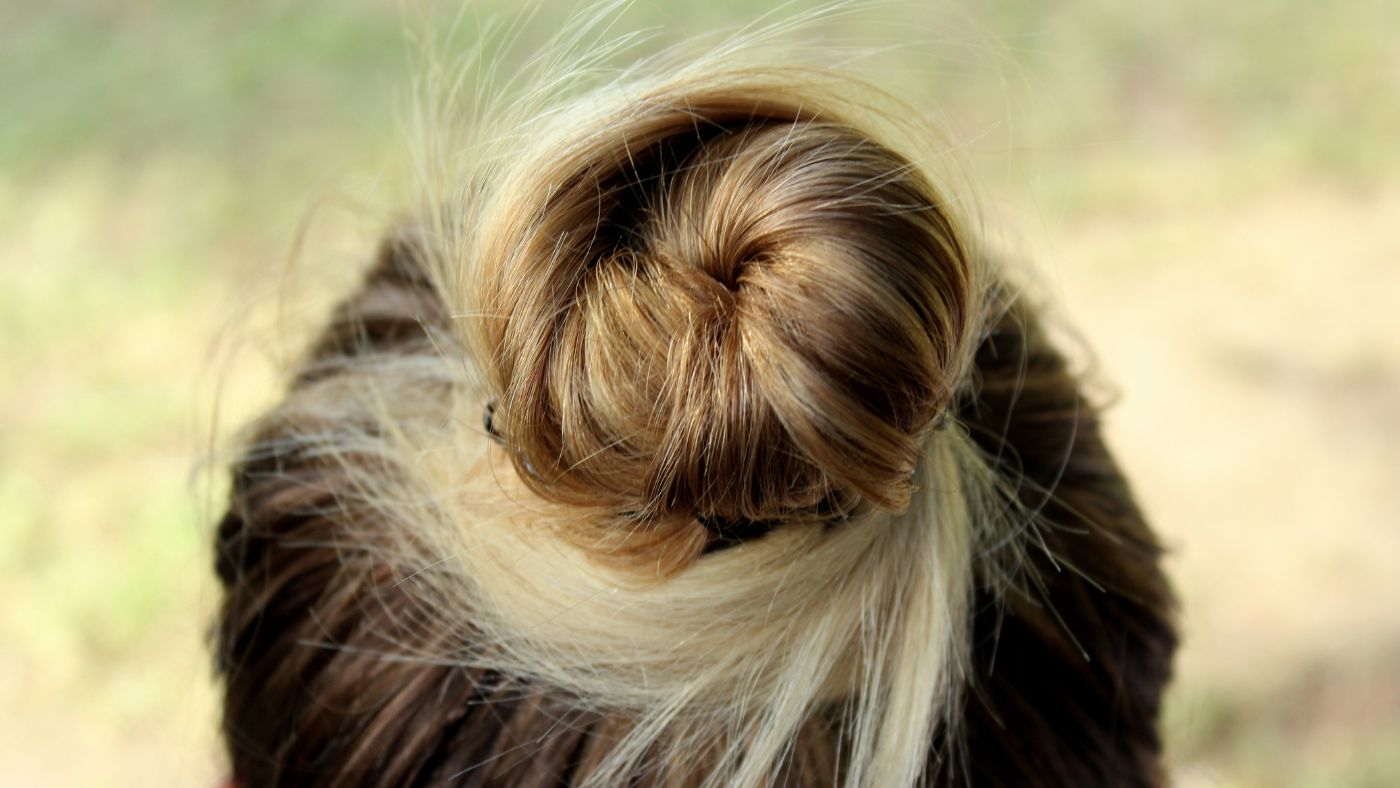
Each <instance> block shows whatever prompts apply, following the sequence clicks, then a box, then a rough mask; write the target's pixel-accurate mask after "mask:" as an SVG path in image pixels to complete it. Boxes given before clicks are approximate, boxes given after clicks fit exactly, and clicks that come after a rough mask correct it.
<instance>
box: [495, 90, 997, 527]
mask: <svg viewBox="0 0 1400 788" xmlns="http://www.w3.org/2000/svg"><path fill="white" fill-rule="evenodd" d="M510 171H511V173H513V174H512V175H511V176H510V177H507V178H506V179H504V180H505V181H506V183H504V184H503V185H501V186H500V189H499V191H498V192H497V193H496V194H495V195H494V200H495V203H494V204H493V206H492V208H491V209H490V211H489V217H488V218H487V219H486V220H485V221H484V222H483V224H482V226H481V227H480V228H479V231H478V236H479V237H478V240H477V244H478V245H477V246H476V248H475V249H474V254H475V255H476V263H477V264H478V265H479V266H480V269H479V273H478V274H477V276H478V277H479V278H478V279H477V280H476V281H475V282H474V287H475V288H476V290H475V291H474V298H475V300H476V307H477V308H479V309H480V313H481V314H483V315H484V316H485V317H484V319H483V320H482V322H481V324H480V327H479V330H480V332H481V335H480V336H479V337H478V339H479V340H480V341H481V342H482V345H481V347H482V348H483V351H482V353H481V355H480V357H481V358H482V360H483V362H484V366H485V368H486V373H487V375H488V376H489V378H490V381H491V385H492V386H493V387H494V388H495V390H496V392H497V393H498V395H499V397H500V403H499V408H498V411H497V422H496V423H497V425H498V426H499V428H500V431H501V432H502V433H503V434H504V435H505V437H506V441H507V446H508V448H509V449H510V451H511V454H512V456H513V458H514V460H515V464H516V467H517V469H518V470H519V471H520V472H521V475H522V477H524V478H525V479H526V481H527V482H528V483H529V484H530V485H531V486H532V487H533V488H534V489H535V490H536V492H538V493H539V494H541V495H543V496H545V497H546V498H550V499H553V500H557V501H561V502H566V503H572V504H580V505H590V506H595V505H596V506H602V507H608V508H611V509H612V510H614V511H616V512H619V513H622V512H628V513H631V514H632V515H634V516H641V517H643V518H645V519H655V520H663V519H668V518H669V519H675V518H689V519H691V520H693V519H694V518H697V517H701V518H704V517H719V518H730V519H743V520H761V521H775V520H776V521H784V520H792V519H801V518H803V517H807V516H813V515H814V514H815V513H817V512H821V513H822V514H823V516H830V515H831V514H832V513H833V512H838V513H839V512H848V511H850V510H851V509H852V508H853V507H855V506H857V505H859V504H862V503H866V504H870V505H873V506H875V507H878V508H881V509H886V510H899V509H901V508H903V507H904V506H905V505H906V504H907V502H908V498H909V494H910V484H911V476H912V473H913V471H914V468H915V465H916V463H917V462H918V460H919V457H920V455H921V453H922V443H923V438H924V435H925V434H926V433H927V431H928V430H929V429H930V427H931V425H932V424H933V423H934V421H935V420H936V419H937V418H938V417H939V416H940V415H941V413H942V411H943V410H944V409H945V408H946V407H947V406H948V404H949V400H950V398H951V397H952V394H953V391H954V389H955V388H956V386H957V383H958V381H957V380H956V378H957V377H958V374H959V368H960V366H961V364H960V362H959V360H958V359H959V355H960V348H962V347H963V346H964V345H965V342H964V335H965V334H966V331H967V329H966V324H967V323H968V313H969V310H970V306H971V301H972V299H973V295H972V285H971V276H970V274H969V271H968V260H967V252H966V247H965V244H964V242H963V239H962V238H961V235H960V231H959V230H958V228H957V225H956V222H955V220H954V219H953V218H952V217H950V216H949V215H948V214H946V213H945V211H944V208H943V207H942V205H941V201H940V198H939V195H938V194H937V193H936V192H935V191H934V189H933V187H932V185H931V184H930V183H929V182H928V181H927V180H926V178H925V177H924V175H923V174H922V173H921V172H920V170H919V168H918V167H916V166H914V165H913V164H912V163H911V162H910V161H909V160H907V159H906V158H904V157H902V156H901V155H900V154H898V153H896V152H894V151H893V150H891V149H890V148H888V147H886V146H885V145H883V144H881V143H880V142H878V141H876V140H875V139H873V138H872V137H871V136H870V135H869V134H868V133H866V132H863V131H862V130H861V129H860V128H859V127H858V126H857V125H854V124H853V123H852V122H850V120H849V119H848V118H844V117H841V116H840V114H839V112H837V111H834V110H833V109H831V108H830V107H822V106H816V105H814V104H813V102H811V101H810V100H807V99H805V98H799V97H794V96H792V95H791V94H790V93H786V92H783V91H782V90H779V89H776V88H775V87H771V86H767V87H766V86H764V85H762V84H743V85H728V86H725V85H720V84H716V85H714V86H710V87H706V86H704V85H701V86H695V85H691V86H688V87H687V86H680V87H677V86H674V85H673V86H670V87H663V88H660V89H655V90H653V91H651V92H649V93H646V94H644V95H642V96H641V97H636V96H633V97H631V98H630V99H629V100H628V101H626V102H621V103H618V104H617V105H614V106H612V107H611V109H609V110H607V111H604V112H602V113H600V114H599V115H598V119H597V122H595V123H593V124H591V125H590V124H583V125H580V124H577V123H574V124H572V125H571V126H570V127H569V130H568V132H567V133H566V134H562V135H561V136H559V137H558V138H552V139H551V141H550V144H548V145H546V146H543V147H541V148H540V149H538V150H537V152H536V154H535V155H534V156H527V157H525V160H522V161H517V162H514V163H512V165H511V170H510Z"/></svg>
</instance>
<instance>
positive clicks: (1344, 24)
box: [0, 0, 1400, 786]
mask: <svg viewBox="0 0 1400 788" xmlns="http://www.w3.org/2000/svg"><path fill="white" fill-rule="evenodd" d="M702 5H703V6H704V7H703V8H701V7H699V6H702ZM14 6H15V4H7V5H6V6H5V7H4V8H3V9H0V52H3V53H4V55H3V57H0V784H5V785H69V784H74V785H76V784H100V785H118V786H120V785H150V784H157V785H174V784H194V785H199V784H207V783H208V782H210V781H212V780H214V779H216V778H217V775H218V773H219V771H220V769H221V766H220V763H219V756H218V752H217V747H216V740H215V736H214V713H215V699H214V694H213V691H212V687H211V685H210V680H209V660H208V657H207V655H206V652H205V646H204V641H203V637H204V627H205V625H206V622H207V619H208V615H209V613H210V611H211V609H212V604H213V600H214V595H213V591H212V587H211V586H212V583H211V577H210V574H211V573H210V570H209V564H210V560H209V555H208V549H207V542H208V527H209V518H210V516H211V512H212V511H213V510H214V509H216V508H217V495H218V493H219V492H220V490H219V488H218V486H217V483H216V484H215V485H213V486H212V487H210V486H205V485H201V484H199V483H198V482H197V479H198V476H197V474H196V473H195V470H196V468H197V465H198V462H199V460H200V459H201V458H202V457H204V456H205V454H206V452H207V450H208V446H209V440H210V438H211V436H213V435H222V434H226V432H227V430H228V428H229V426H230V425H232V424H236V423H238V422H239V421H241V420H242V419H245V418H247V417H248V416H249V415H250V414H252V413H254V412H255V411H256V409H257V408H258V407H260V406H262V405H265V404H266V403H268V402H269V401H270V399H271V398H272V397H273V396H274V394H275V391H276V387H275V381H276V372H277V370H278V368H279V365H280V364H282V363H283V362H284V361H285V360H286V358H287V356H288V355H289V354H292V353H294V352H295V351H296V349H297V344H298V342H299V341H300V338H301V337H303V336H304V335H305V327H306V325H308V323H314V321H315V320H316V318H317V317H318V309H319V306H320V305H322V304H324V303H325V302H326V301H327V300H329V299H330V298H333V297H334V295H335V294H336V293H338V292H341V289H342V288H343V287H344V286H345V285H346V283H347V282H348V281H350V280H351V278H352V277H353V275H354V272H355V271H356V270H357V269H358V266H360V265H362V264H363V263H364V262H365V260H366V255H367V253H368V251H369V249H370V248H371V247H370V244H371V243H372V240H373V238H374V236H375V235H376V233H378V232H379V231H380V230H381V229H382V228H383V226H384V225H385V223H386V222H387V221H388V219H389V218H390V217H391V216H392V214H393V212H394V210H395V209H396V208H398V207H401V206H400V205H399V204H398V203H397V202H396V197H395V195H396V194H398V193H399V192H398V191H397V187H396V185H395V184H396V183H397V182H398V181H397V174H398V173H401V172H402V166H401V165H402V163H403V160H404V147H405V136H404V132H403V131H402V128H401V125H400V123H399V121H398V115H396V112H397V110H398V109H399V108H401V107H402V106H404V103H405V101H404V99H405V98H406V96H407V94H408V92H409V88H410V85H411V82H412V80H413V78H414V77H415V75H416V73H417V67H416V66H415V65H414V59H413V57H412V56H411V54H410V50H411V47H410V46H409V44H408V36H407V35H406V33H405V30H406V28H407V29H422V28H425V27H426V28H430V29H432V28H436V29H442V28H444V27H445V26H446V25H447V23H448V21H449V20H451V19H453V18H455V17H456V15H457V11H458V7H457V6H456V5H453V4H450V3H426V4H412V5H408V4H404V3H397V4H396V3H390V2H372V1H371V0H353V1H351V2H330V0H313V1H311V2H302V3H295V4H292V3H285V4H274V3H270V2H263V1H261V0H255V1H254V2H245V3H217V2H212V1H209V0H194V1H191V2H174V0H109V1H105V2H104V1H103V0H84V1H82V2H54V3H47V4H37V3H36V4H26V5H24V6H21V7H14ZM755 6H756V4H755V3H750V2H740V1H739V0H724V1H723V2H714V3H706V4H697V3H683V2H679V0H659V1H658V2H652V3H648V2H638V3H636V4H635V5H634V6H633V7H631V8H630V9H627V10H626V11H625V12H623V13H622V15H621V18H620V20H619V22H618V25H617V27H616V28H615V29H617V30H619V31H622V30H630V29H637V28H642V27H650V28H654V30H655V33H654V36H653V38H652V40H651V43H648V44H645V45H643V47H642V49H643V50H645V49H647V48H650V47H654V46H659V45H660V44H663V43H666V42H669V41H674V40H677V39H678V38H680V37H681V36H682V35H685V34H689V33H693V32H695V31H697V30H704V29H713V28H715V27H717V26H725V25H734V24H737V23H742V22H744V21H747V20H749V19H752V18H753V17H754V16H756V15H757V13H758V11H756V10H755ZM505 7H506V4H505V3H504V2H500V3H494V4H493V3H491V2H482V3H478V4H476V5H475V8H476V9H477V10H476V11H474V12H473V13H469V14H466V15H465V16H463V17H462V20H463V21H462V25H461V31H460V38H461V40H462V41H470V40H471V39H472V38H473V36H474V35H475V33H476V30H477V28H478V27H479V26H480V25H481V24H483V20H487V19H490V18H491V17H492V16H493V14H495V13H496V12H498V11H500V10H502V9H504V8H505ZM802 7H805V6H804V4H802V3H797V4H792V5H789V6H787V9H789V11H791V10H796V9H800V8H802ZM567 10H568V9H566V8H565V7H564V6H562V5H560V4H558V3H552V2H542V3H540V5H539V8H538V10H537V12H536V13H535V15H534V17H533V21H531V22H530V23H528V24H526V25H525V26H524V28H523V32H522V34H521V43H522V47H521V51H527V50H528V48H529V45H530V44H531V43H532V42H537V41H539V40H542V39H543V37H544V36H545V35H546V34H547V33H549V32H550V31H551V30H552V29H555V28H558V27H559V26H560V25H561V24H563V23H564V21H565V20H566V19H567V18H568V14H567V13H566V11H567ZM759 10H762V9H759ZM1397 31H1400V6H1397V5H1396V4H1394V3H1391V2H1386V0H1374V2H1366V1H1365V0H1355V1H1354V2H1339V3H1333V4H1328V5H1327V6H1326V7H1325V8H1324V7H1320V6H1318V5H1316V4H1311V3H1302V2H1291V1H1288V0H1280V1H1279V2H1267V1H1266V0H1243V1H1242V2H1237V3H1232V4H1219V3H1213V2H1206V1H1205V0H1187V1H1186V2H1180V3H1174V4H1155V3H1154V4H1148V3H1141V4H1138V3H1112V2H1106V1H1104V0H1067V1H1066V2H1061V3H1055V4H1042V3H1036V2H1030V0H992V1H990V2H985V3H979V4H972V3H968V4H966V5H957V4H952V3H943V2H940V3H903V4H900V5H893V6H889V7H887V8H883V9H877V10H876V11H874V12H871V13H868V14H861V15H858V16H857V17H853V18H849V19H845V20H839V21H833V22H830V23H826V24H824V25H819V26H817V27H815V28H814V29H813V33H812V34H813V35H816V36H826V37H830V38H831V39H832V40H840V41H850V40H852V39H855V40H857V41H866V40H870V41H886V42H888V41H896V42H900V43H905V44H911V45H912V46H908V47H905V48H903V49H899V50H897V51H895V52H892V53H889V54H887V55H886V56H882V58H881V59H879V60H878V61H876V62H878V64H879V67H880V69H881V72H880V76H881V79H882V80H883V81H886V82H888V84H890V85H891V86H892V87H893V88H894V89H897V90H899V91H900V92H902V93H904V94H906V95H908V96H909V97H911V98H912V99H914V100H915V101H922V102H929V103H930V106H932V104H933V103H935V102H936V103H937V105H938V106H940V107H941V109H942V112H943V114H944V117H945V118H946V120H947V121H948V123H949V124H950V126H951V127H952V129H953V130H954V134H955V138H956V139H958V140H959V141H960V145H961V146H962V148H963V153H964V154H965V156H966V158H967V160H968V162H969V167H970V169H971V171H972V174H973V175H974V177H975V178H976V179H977V180H978V182H979V183H980V184H981V185H982V187H983V188H984V193H983V195H982V198H983V200H984V202H985V203H986V205H987V206H988V213H989V215H991V216H993V217H994V219H995V223H996V224H997V226H998V227H999V228H1004V232H1005V234H1006V235H1007V236H1008V238H1010V239H1011V242H1012V243H1013V245H1015V246H1016V247H1017V248H1018V249H1021V250H1023V251H1024V252H1025V254H1026V256H1027V257H1028V258H1030V259H1032V260H1033V261H1034V265H1035V267H1036V269H1037V271H1038V272H1039V276H1040V278H1041V279H1042V281H1043V282H1044V283H1045V284H1046V286H1047V289H1048V290H1049V291H1050V292H1052V293H1053V294H1054V295H1055V296H1056V297H1057V298H1058V299H1059V301H1060V302H1061V304H1062V306H1063V308H1064V311H1065V313H1066V314H1067V315H1068V316H1069V317H1070V318H1071V320H1072V321H1073V322H1074V323H1075V324H1076V325H1077V326H1078V327H1079V328H1080V329H1081V330H1082V332H1083V333H1084V335H1085V336H1086V337H1087V339H1088V340H1089V343H1090V344H1091V345H1092V346H1093V347H1094V348H1095V351H1096V352H1097V356H1098V360H1099V369H1100V370H1101V373H1102V377H1103V378H1104V379H1105V380H1106V381H1108V382H1109V383H1110V384H1111V385H1112V386H1113V387H1114V389H1116V390H1117V391H1118V392H1120V397H1119V400H1118V403H1117V405H1116V406H1115V407H1114V409H1113V410H1112V411H1111V413H1110V415H1109V429H1110V438H1111V440H1112V442H1113V443H1114V445H1115V446H1116V447H1117V449H1118V450H1119V452H1120V454H1121V456H1122V458H1123V461H1124V463H1125V465H1126V466H1127V468H1128V470H1129V472H1130V473H1131V474H1132V476H1133V478H1134V479H1135V481H1136V483H1137V486H1138V489H1139V492H1140V494H1141V496H1142V498H1143V501H1144V504H1145V505H1146V508H1147V510H1148V511H1149V512H1150V513H1151V514H1152V516H1153V518H1154V522H1155V523H1156V524H1157V526H1158V528H1159V529H1160V530H1161V532H1162V533H1163V535H1164V537H1165V539H1166V540H1167V542H1168V543H1169V545H1170V546H1171V549H1172V555H1171V558H1170V569H1171V571H1172V574H1173V577H1174V580H1175V582H1176V584H1177V586H1178V589H1179V591H1180V593H1181V596H1182V600H1183V604H1184V608H1183V622H1182V624H1183V629H1184V632H1185V635H1186V642H1185V645H1184V648H1183V651H1182V653H1181V656H1180V660H1179V663H1178V673H1179V679H1178V681H1177V682H1176V684H1175V686H1174V688H1173V690H1172V695H1171V697H1170V700H1169V711H1168V715H1167V716H1168V719H1167V728H1168V731H1167V732H1168V738H1169V742H1170V751H1171V763H1172V767H1173V770H1174V773H1175V775H1176V778H1177V781H1178V783H1179V784H1182V785H1222V786H1276V785H1286V786H1389V785H1397V784H1400V608H1397V604H1396V603H1397V601H1400V484H1397V482H1400V317H1397V315H1400V145H1397V144H1396V139H1397V132H1400V45H1397V41H1400V39H1397V38H1396V36H1395V33H1396V32H1397ZM502 58H503V59H502V61H501V63H502V66H501V68H502V71H503V73H510V71H511V69H512V68H514V66H515V64H517V63H518V62H519V59H518V58H519V55H518V54H515V55H512V54H505V55H502ZM512 58H515V59H512ZM298 250H299V251H298ZM289 283H292V284H297V285H298V286H297V287H289ZM289 291H291V292H298V293H302V294H304V295H303V296H302V297H300V298H299V299H294V300H291V301H288V300H283V299H279V298H277V297H275V295H274V294H276V293H279V292H289ZM216 405H217V406H218V407H217V408H216V407H215V406H216Z"/></svg>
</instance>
